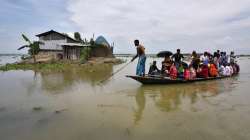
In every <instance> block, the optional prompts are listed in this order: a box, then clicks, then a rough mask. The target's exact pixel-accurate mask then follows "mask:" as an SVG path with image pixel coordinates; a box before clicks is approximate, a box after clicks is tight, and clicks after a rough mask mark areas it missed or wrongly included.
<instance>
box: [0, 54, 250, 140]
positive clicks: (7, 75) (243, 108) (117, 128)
mask: <svg viewBox="0 0 250 140" xmlns="http://www.w3.org/2000/svg"><path fill="white" fill-rule="evenodd" d="M123 59H130V58H123ZM153 60H158V64H160V62H161V61H162V60H161V59H156V58H148V59H147V63H149V62H152V61H153ZM3 61H4V60H2V62H3ZM238 61H239V64H240V66H241V72H240V75H239V76H236V77H232V78H228V79H223V80H215V81H207V82H200V83H192V84H176V85H141V84H140V83H138V82H136V81H134V80H132V79H128V78H126V77H125V75H128V74H130V75H133V74H134V73H135V67H136V62H134V63H133V64H130V65H129V66H128V67H126V68H125V69H124V70H122V71H121V72H120V73H118V74H117V75H115V76H114V77H112V78H110V79H109V80H108V81H106V82H105V83H103V84H100V83H99V82H100V81H102V80H103V79H105V78H107V77H108V76H109V75H110V74H111V73H113V72H115V71H116V70H118V69H119V68H121V67H122V66H123V65H125V64H120V65H115V66H112V65H110V64H104V65H97V66H90V67H86V68H84V69H78V68H72V69H69V70H68V71H63V72H53V71H51V72H48V71H47V72H41V71H31V70H27V71H22V70H15V71H14V70H12V71H6V72H0V139H1V140H17V139H18V140H152V139H156V140H161V139H170V140H180V139H182V140H183V139H185V140H205V139H206V140H222V139H223V140H249V139H250V133H249V132H250V117H249V116H250V92H249V91H250V86H249V85H250V70H249V68H250V58H249V57H241V58H239V60H238ZM147 67H148V65H147Z"/></svg>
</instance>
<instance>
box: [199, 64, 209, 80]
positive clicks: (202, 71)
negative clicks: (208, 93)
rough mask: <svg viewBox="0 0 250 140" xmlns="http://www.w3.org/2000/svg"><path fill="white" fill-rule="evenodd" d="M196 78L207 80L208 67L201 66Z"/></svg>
mask: <svg viewBox="0 0 250 140" xmlns="http://www.w3.org/2000/svg"><path fill="white" fill-rule="evenodd" d="M197 77H198V78H208V66H207V65H204V64H201V66H200V68H199V69H198V71H197Z"/></svg>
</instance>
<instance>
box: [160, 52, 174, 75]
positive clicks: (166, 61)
mask: <svg viewBox="0 0 250 140" xmlns="http://www.w3.org/2000/svg"><path fill="white" fill-rule="evenodd" d="M172 63H173V62H172V60H171V58H170V57H169V56H166V57H165V59H164V61H162V67H161V72H162V73H163V74H167V75H168V74H169V70H170V67H171V66H172Z"/></svg>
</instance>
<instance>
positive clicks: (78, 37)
mask: <svg viewBox="0 0 250 140" xmlns="http://www.w3.org/2000/svg"><path fill="white" fill-rule="evenodd" d="M74 38H75V40H77V41H79V42H82V41H83V40H82V38H81V34H80V33H79V32H75V33H74Z"/></svg>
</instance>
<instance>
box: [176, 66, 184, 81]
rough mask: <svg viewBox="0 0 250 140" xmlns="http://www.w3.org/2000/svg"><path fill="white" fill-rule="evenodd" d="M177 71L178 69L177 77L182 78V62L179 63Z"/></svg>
mask: <svg viewBox="0 0 250 140" xmlns="http://www.w3.org/2000/svg"><path fill="white" fill-rule="evenodd" d="M177 71H178V76H177V77H178V78H182V79H183V78H184V67H183V65H182V63H180V64H179V67H178V69H177Z"/></svg>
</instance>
